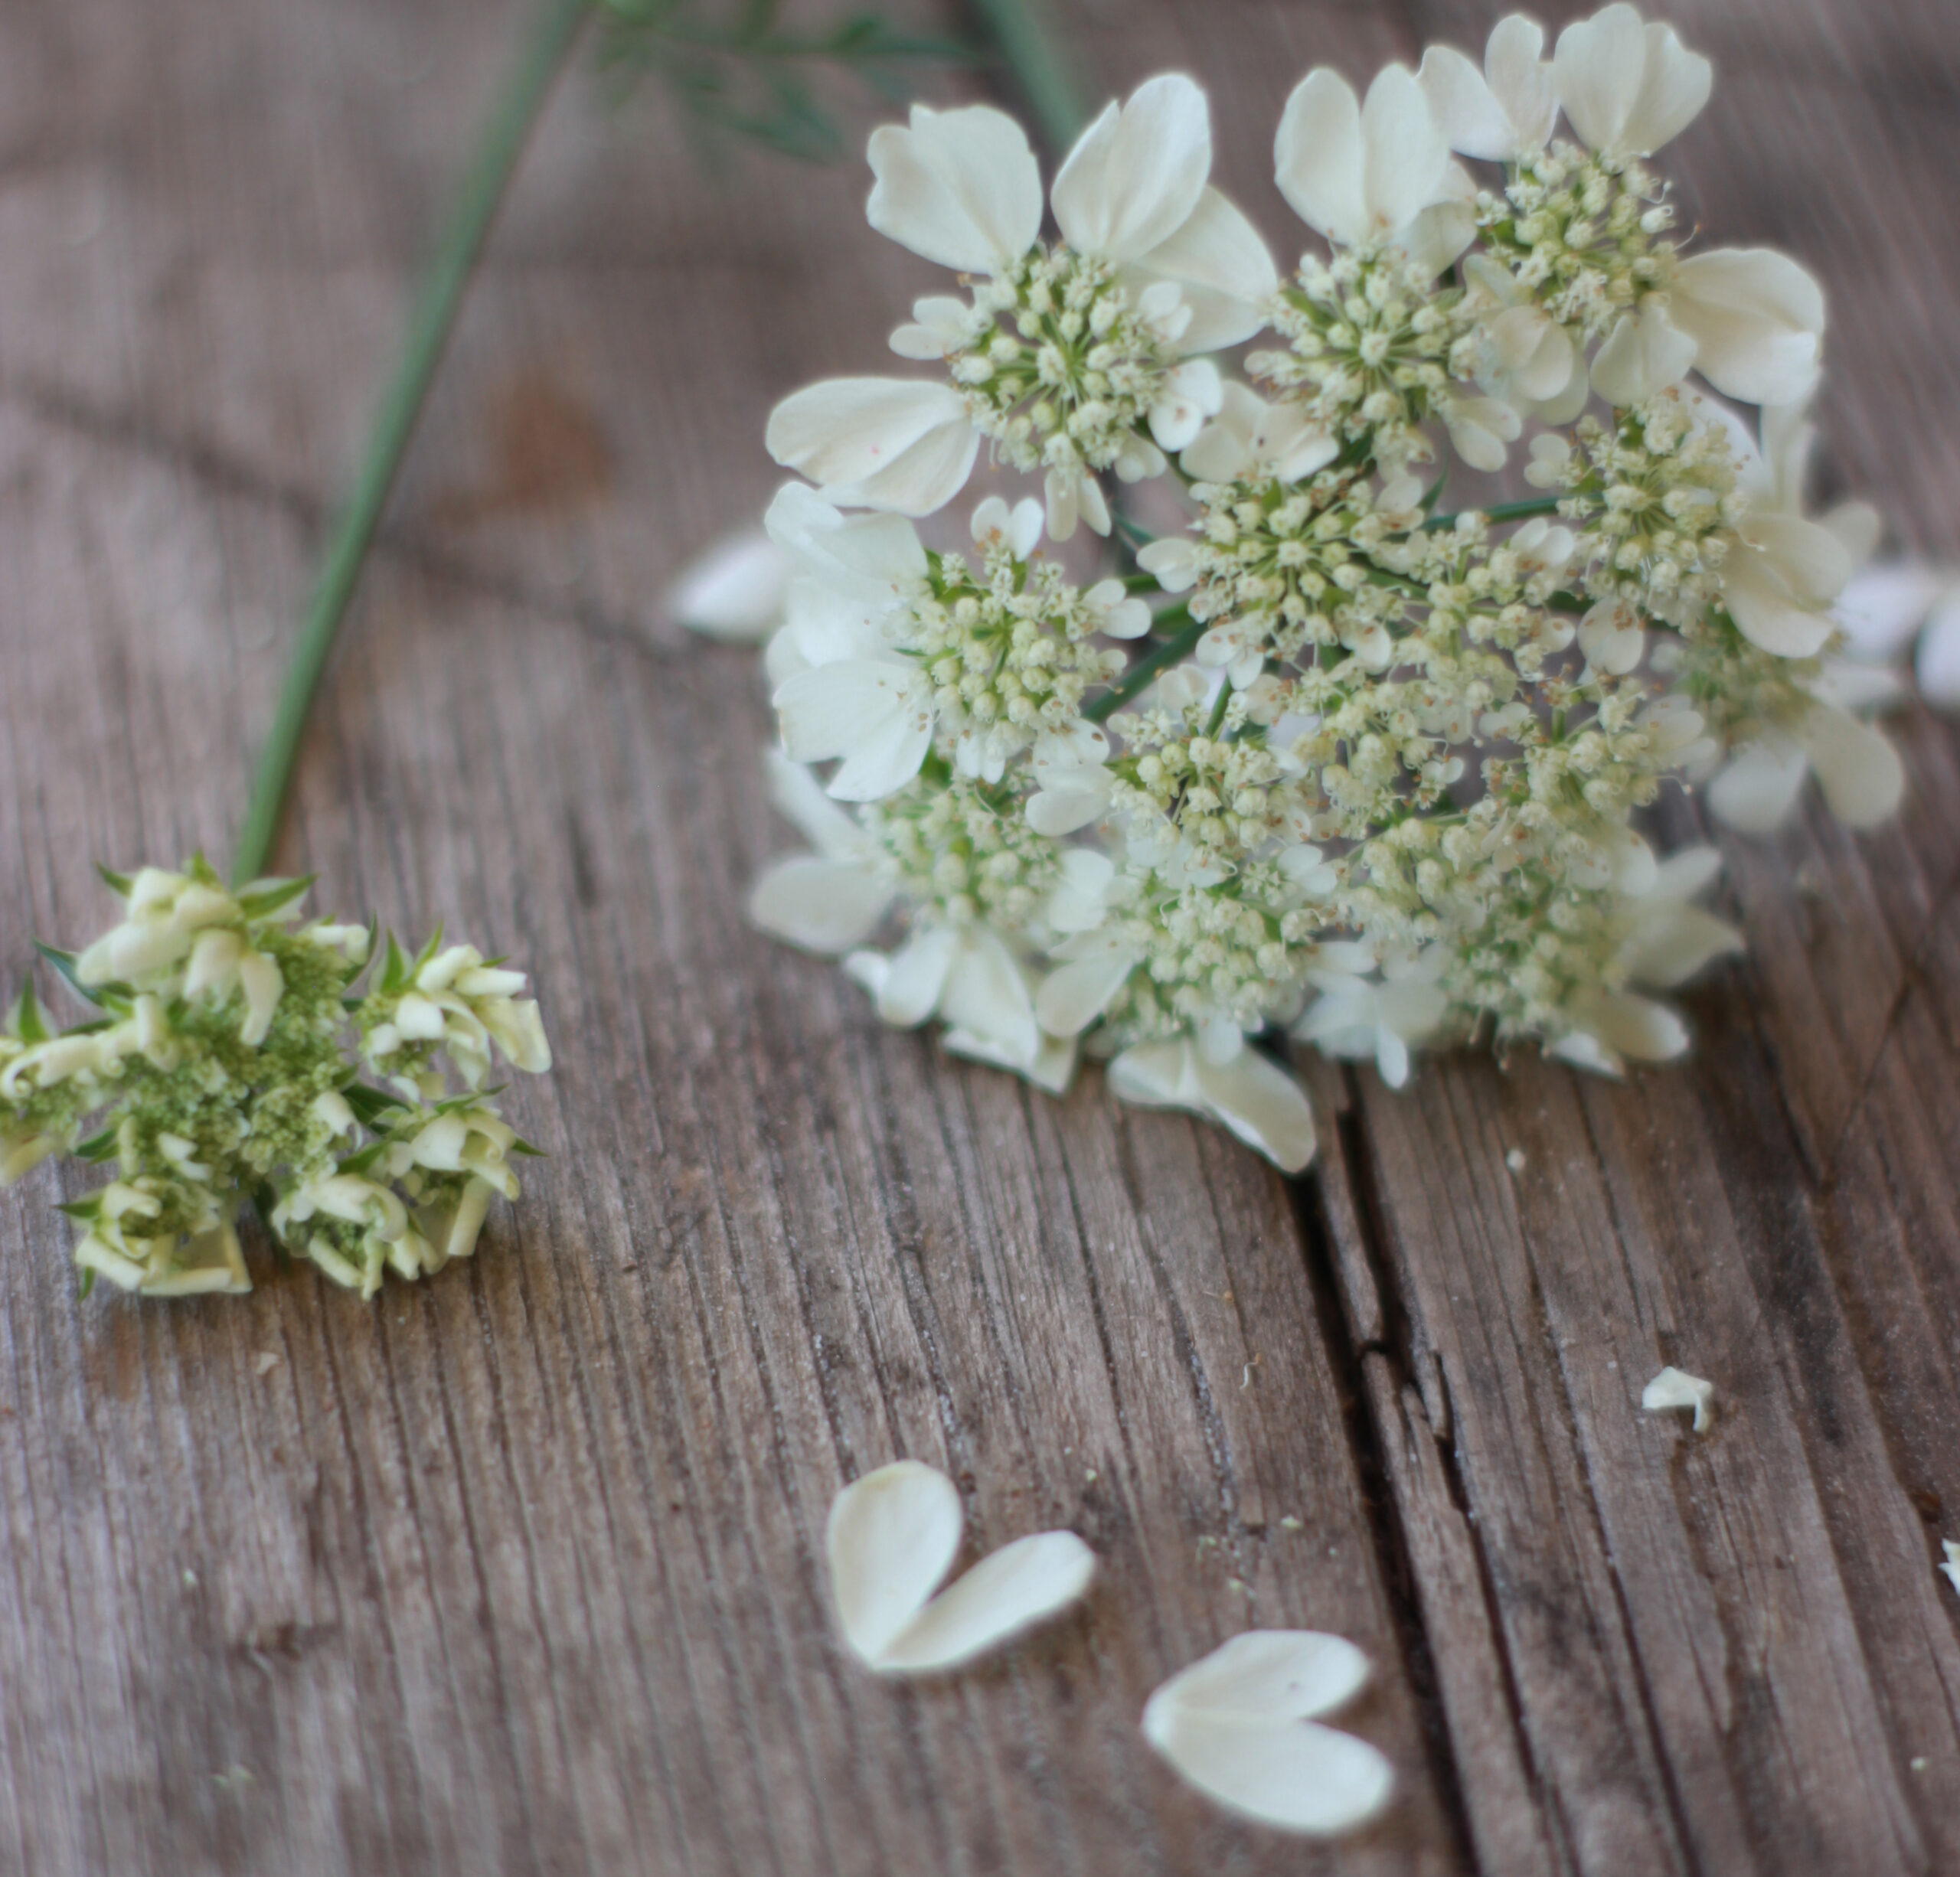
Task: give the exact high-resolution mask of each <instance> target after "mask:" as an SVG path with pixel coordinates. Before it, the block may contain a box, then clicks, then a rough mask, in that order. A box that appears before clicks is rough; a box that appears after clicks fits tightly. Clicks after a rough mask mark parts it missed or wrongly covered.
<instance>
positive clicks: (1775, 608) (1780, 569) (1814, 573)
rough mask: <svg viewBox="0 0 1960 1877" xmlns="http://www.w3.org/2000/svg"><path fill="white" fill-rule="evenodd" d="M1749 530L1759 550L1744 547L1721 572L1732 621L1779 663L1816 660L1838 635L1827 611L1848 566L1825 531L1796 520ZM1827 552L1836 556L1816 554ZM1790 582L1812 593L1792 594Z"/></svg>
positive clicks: (1756, 521) (1755, 520) (1772, 518)
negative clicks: (1838, 573)
mask: <svg viewBox="0 0 1960 1877" xmlns="http://www.w3.org/2000/svg"><path fill="white" fill-rule="evenodd" d="M1746 527H1747V528H1748V530H1749V534H1753V535H1756V536H1757V537H1759V544H1753V543H1750V542H1748V541H1745V542H1744V543H1743V544H1741V546H1740V547H1739V548H1738V549H1737V550H1736V551H1735V552H1733V553H1731V554H1730V557H1729V558H1728V561H1727V563H1726V565H1725V566H1723V570H1722V602H1723V605H1724V606H1726V607H1727V608H1728V609H1729V616H1730V618H1731V619H1733V620H1734V621H1735V622H1736V627H1737V628H1738V629H1739V630H1740V632H1741V633H1742V635H1743V637H1744V638H1746V639H1748V640H1749V641H1750V643H1751V644H1753V645H1760V646H1761V647H1762V649H1763V650H1764V651H1769V652H1774V653H1775V655H1776V656H1777V657H1778V658H1811V657H1813V656H1815V655H1816V654H1817V653H1818V652H1819V651H1822V650H1823V649H1824V645H1826V643H1827V642H1828V641H1829V639H1830V637H1831V632H1832V630H1833V628H1832V625H1831V617H1830V615H1829V614H1828V612H1825V610H1824V609H1825V608H1826V607H1828V606H1829V605H1830V604H1831V600H1832V599H1834V598H1835V597H1836V592H1834V591H1830V590H1828V589H1829V588H1830V582H1831V574H1832V573H1833V570H1834V568H1835V569H1837V570H1842V569H1844V568H1845V567H1846V566H1847V565H1848V563H1847V562H1846V561H1845V560H1844V556H1843V550H1841V549H1840V548H1838V547H1837V543H1836V542H1835V541H1834V540H1832V538H1831V536H1830V535H1829V534H1826V533H1825V531H1824V530H1823V529H1822V528H1820V527H1815V525H1814V524H1811V523H1809V522H1805V521H1798V519H1797V517H1795V516H1794V515H1789V516H1784V515H1752V516H1750V517H1749V518H1748V521H1747V523H1746ZM1822 548H1828V549H1829V550H1831V553H1824V552H1822V551H1818V552H1815V553H1813V552H1811V550H1813V549H1819V550H1821V549H1822ZM1783 550H1789V551H1788V552H1787V553H1786V552H1785V551H1783ZM1832 554H1834V555H1835V556H1836V559H1835V560H1834V561H1833V560H1832V558H1831V555H1832ZM1791 576H1795V579H1801V580H1802V582H1803V583H1805V585H1806V586H1808V587H1809V588H1810V589H1811V590H1810V592H1809V593H1808V594H1805V593H1803V592H1793V591H1792V584H1793V582H1792V577H1791ZM1840 584H1841V583H1840Z"/></svg>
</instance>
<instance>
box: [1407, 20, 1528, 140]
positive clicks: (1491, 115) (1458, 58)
mask: <svg viewBox="0 0 1960 1877" xmlns="http://www.w3.org/2000/svg"><path fill="white" fill-rule="evenodd" d="M1416 83H1419V85H1420V86H1421V87H1423V94H1424V95H1425V96H1426V97H1427V98H1428V99H1429V108H1430V109H1431V110H1432V112H1433V113H1435V116H1436V127H1437V129H1439V130H1440V131H1441V132H1442V134H1443V135H1444V137H1445V138H1446V139H1448V141H1449V147H1450V148H1451V149H1452V150H1457V151H1460V152H1462V154H1463V155H1465V156H1475V157H1481V158H1485V160H1487V161H1488V162H1501V161H1502V160H1503V159H1504V158H1506V157H1508V156H1511V155H1515V154H1516V153H1517V132H1516V131H1515V130H1514V129H1513V128H1512V126H1511V119H1510V118H1509V117H1508V116H1506V115H1505V113H1504V106H1502V105H1501V104H1499V103H1498V101H1497V99H1496V98H1495V96H1493V95H1492V93H1491V88H1490V87H1489V86H1488V84H1486V83H1485V82H1484V74H1483V73H1481V72H1480V71H1478V69H1477V68H1476V67H1475V66H1474V65H1472V64H1471V63H1470V61H1469V60H1468V59H1466V58H1465V57H1464V56H1463V54H1462V53H1460V52H1459V51H1456V50H1455V47H1451V46H1431V47H1429V50H1428V51H1426V52H1425V53H1424V54H1423V66H1422V70H1420V71H1419V72H1418V73H1416Z"/></svg>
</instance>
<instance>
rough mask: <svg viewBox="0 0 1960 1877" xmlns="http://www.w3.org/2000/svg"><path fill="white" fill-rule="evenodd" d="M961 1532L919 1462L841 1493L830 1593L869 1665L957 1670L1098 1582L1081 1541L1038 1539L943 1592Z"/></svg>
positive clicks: (848, 1637)
mask: <svg viewBox="0 0 1960 1877" xmlns="http://www.w3.org/2000/svg"><path fill="white" fill-rule="evenodd" d="M964 1526H965V1513H963V1512H962V1510H961V1507H960V1503H959V1490H958V1489H957V1488H956V1487H955V1486H954V1485H953V1483H952V1480H949V1479H948V1478H947V1477H946V1475H945V1474H943V1473H940V1472H937V1471H935V1470H934V1469H933V1467H929V1466H926V1465H923V1464H921V1463H920V1461H916V1460H899V1461H893V1463H892V1464H890V1466H885V1467H879V1468H878V1470H877V1471H876V1472H875V1473H867V1474H866V1475H865V1476H864V1477H863V1478H862V1479H861V1480H857V1481H856V1482H855V1483H854V1484H851V1485H850V1486H847V1487H845V1488H844V1490H843V1491H842V1492H841V1493H838V1496H837V1497H836V1499H835V1501H834V1502H833V1503H832V1504H831V1511H830V1525H829V1529H828V1535H827V1540H826V1542H827V1548H828V1553H829V1558H830V1576H831V1595H833V1597H834V1598H835V1600H836V1605H837V1617H838V1627H840V1628H841V1630H842V1631H843V1632H844V1641H845V1642H846V1644H848V1645H849V1647H850V1648H851V1652H852V1653H853V1654H854V1655H855V1656H856V1657H857V1659H858V1660H860V1661H861V1662H863V1663H864V1664H865V1665H866V1666H867V1667H869V1668H871V1669H874V1670H877V1673H880V1675H926V1674H933V1673H941V1672H943V1671H945V1670H951V1669H956V1668H959V1667H962V1666H964V1665H965V1663H969V1662H971V1661H972V1660H975V1657H979V1656H982V1655H985V1654H986V1653H988V1651H990V1650H995V1649H998V1648H999V1647H1001V1645H1002V1644H1005V1643H1008V1642H1011V1640H1013V1639H1014V1637H1017V1636H1018V1635H1020V1634H1022V1633H1023V1632H1024V1631H1027V1630H1028V1629H1031V1628H1032V1627H1034V1625H1035V1624H1037V1623H1043V1622H1046V1621H1048V1619H1049V1618H1050V1617H1054V1616H1057V1615H1059V1614H1060V1613H1061V1612H1062V1611H1064V1610H1066V1609H1067V1608H1069V1607H1070V1605H1071V1604H1075V1603H1078V1602H1080V1601H1081V1599H1082V1598H1083V1597H1084V1596H1085V1595H1087V1593H1088V1590H1089V1585H1090V1584H1091V1583H1092V1582H1094V1579H1095V1576H1096V1554H1095V1553H1094V1552H1093V1551H1091V1550H1090V1549H1089V1547H1088V1546H1086V1545H1085V1544H1084V1543H1083V1542H1082V1540H1081V1539H1080V1538H1078V1537H1076V1535H1075V1533H1073V1532H1039V1533H1036V1534H1035V1535H1034V1536H1033V1537H1031V1538H1023V1539H1016V1540H1015V1541H1014V1542H1013V1543H1011V1544H1009V1545H1005V1546H1002V1547H1001V1549H999V1550H998V1551H996V1552H991V1553H990V1554H989V1555H988V1556H986V1557H985V1558H983V1559H981V1561H980V1562H978V1564H976V1565H974V1566H973V1568H972V1569H971V1570H969V1571H968V1572H966V1573H965V1575H963V1576H961V1577H959V1578H956V1579H955V1581H954V1582H952V1584H951V1585H949V1586H948V1588H946V1589H944V1590H940V1589H939V1586H940V1585H941V1584H942V1582H944V1581H945V1578H946V1573H947V1572H949V1570H951V1569H952V1562H953V1559H954V1558H955V1556H957V1555H958V1554H959V1540H960V1534H961V1532H962V1529H963V1528H964ZM934 1591H938V1592H939V1594H938V1595H936V1596H935V1595H933V1592H934Z"/></svg>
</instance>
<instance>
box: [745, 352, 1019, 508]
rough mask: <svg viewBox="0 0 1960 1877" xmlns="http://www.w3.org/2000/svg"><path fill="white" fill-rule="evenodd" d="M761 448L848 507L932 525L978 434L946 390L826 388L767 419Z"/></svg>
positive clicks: (865, 385)
mask: <svg viewBox="0 0 1960 1877" xmlns="http://www.w3.org/2000/svg"><path fill="white" fill-rule="evenodd" d="M765 440H766V443H767V445H768V448H769V454H770V455H772V456H773V457H774V458H775V459H776V461H777V462H779V463H782V464H783V465H785V466H786V467H787V468H792V469H795V470H799V471H801V472H802V474H804V475H807V476H808V477H809V478H810V479H811V480H812V481H814V482H818V483H821V484H822V485H823V486H824V488H825V490H826V491H828V494H829V495H830V496H831V499H832V500H833V501H837V502H841V503H842V504H845V505H846V506H848V507H852V508H884V509H888V510H891V511H895V512H896V513H897V514H903V515H929V514H932V513H933V511H935V510H936V509H939V508H943V507H945V505H946V504H947V503H948V502H949V501H951V500H952V498H953V497H954V496H955V495H958V494H959V491H961V490H962V488H965V486H966V478H967V477H968V475H969V474H970V473H971V472H972V468H973V459H974V458H975V456H976V455H978V453H979V449H980V437H979V433H978V432H977V431H976V430H975V429H974V428H973V426H972V424H971V423H969V421H968V419H967V415H966V400H965V399H964V398H963V397H961V395H960V394H959V392H958V391H956V390H954V389H953V387H952V386H951V385H949V384H932V383H930V382H929V381H926V380H911V379H906V378H827V379H825V380H823V382H822V383H821V384H813V385H811V386H809V387H808V388H807V389H805V390H801V391H798V392H795V393H792V395H791V396H790V397H786V398H785V399H784V400H782V403H779V405H777V406H776V409H775V410H773V411H772V412H771V413H769V429H768V431H767V433H766V439H765Z"/></svg>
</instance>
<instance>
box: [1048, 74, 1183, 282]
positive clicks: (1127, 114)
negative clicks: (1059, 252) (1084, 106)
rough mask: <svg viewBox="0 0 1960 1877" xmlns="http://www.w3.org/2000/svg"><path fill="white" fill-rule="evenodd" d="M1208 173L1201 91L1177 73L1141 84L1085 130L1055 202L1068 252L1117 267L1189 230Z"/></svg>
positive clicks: (1067, 164) (1063, 174)
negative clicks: (1183, 229) (1185, 228)
mask: <svg viewBox="0 0 1960 1877" xmlns="http://www.w3.org/2000/svg"><path fill="white" fill-rule="evenodd" d="M1210 174H1211V119H1210V113H1209V112H1208V111H1207V109H1206V108H1205V102H1204V93H1203V92H1202V91H1201V90H1199V89H1198V87H1197V86H1196V85H1194V83H1192V82H1191V80H1189V79H1188V78H1186V77H1184V76H1183V75H1182V74H1181V73H1170V74H1168V75H1167V76H1165V77H1160V78H1152V79H1150V80H1147V81H1146V82H1145V83H1143V84H1141V85H1139V86H1138V87H1137V88H1136V90H1135V91H1134V92H1132V93H1131V95H1130V98H1129V102H1128V103H1126V104H1125V105H1124V106H1122V109H1121V110H1120V111H1119V110H1118V109H1117V108H1116V106H1114V105H1111V106H1109V108H1108V109H1106V110H1105V111H1104V112H1103V115H1102V116H1100V117H1099V118H1098V119H1096V122H1094V123H1093V124H1091V125H1090V126H1089V128H1088V129H1086V131H1084V132H1083V133H1082V135H1081V136H1080V138H1079V139H1077V140H1076V146H1075V148H1074V149H1073V150H1071V151H1070V152H1069V156H1068V160H1067V162H1065V163H1064V164H1063V165H1062V168H1061V173H1060V175H1057V177H1056V178H1055V183H1054V188H1053V189H1052V190H1051V191H1050V200H1051V201H1053V203H1054V210H1055V220H1056V222H1057V224H1058V225H1059V226H1060V229H1061V231H1062V234H1063V239H1064V240H1067V243H1068V244H1069V246H1070V247H1072V248H1073V249H1075V250H1076V252H1077V253H1083V254H1093V255H1095V256H1098V257H1099V258H1100V259H1102V260H1111V261H1115V262H1116V263H1118V264H1119V265H1120V264H1121V263H1123V262H1125V261H1133V260H1136V259H1138V257H1139V256H1142V255H1144V254H1146V253H1148V252H1149V251H1150V250H1151V249H1152V248H1154V247H1155V246H1157V245H1158V243H1160V242H1161V241H1165V240H1168V239H1169V238H1170V237H1171V236H1172V235H1173V234H1174V233H1176V232H1177V231H1178V229H1179V228H1181V227H1182V226H1183V225H1184V221H1185V220H1186V218H1187V217H1189V215H1190V214H1191V211H1193V210H1194V208H1196V207H1197V202H1198V197H1199V196H1200V195H1201V194H1202V193H1203V192H1204V185H1205V182H1206V179H1207V178H1208V177H1209V176H1210Z"/></svg>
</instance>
